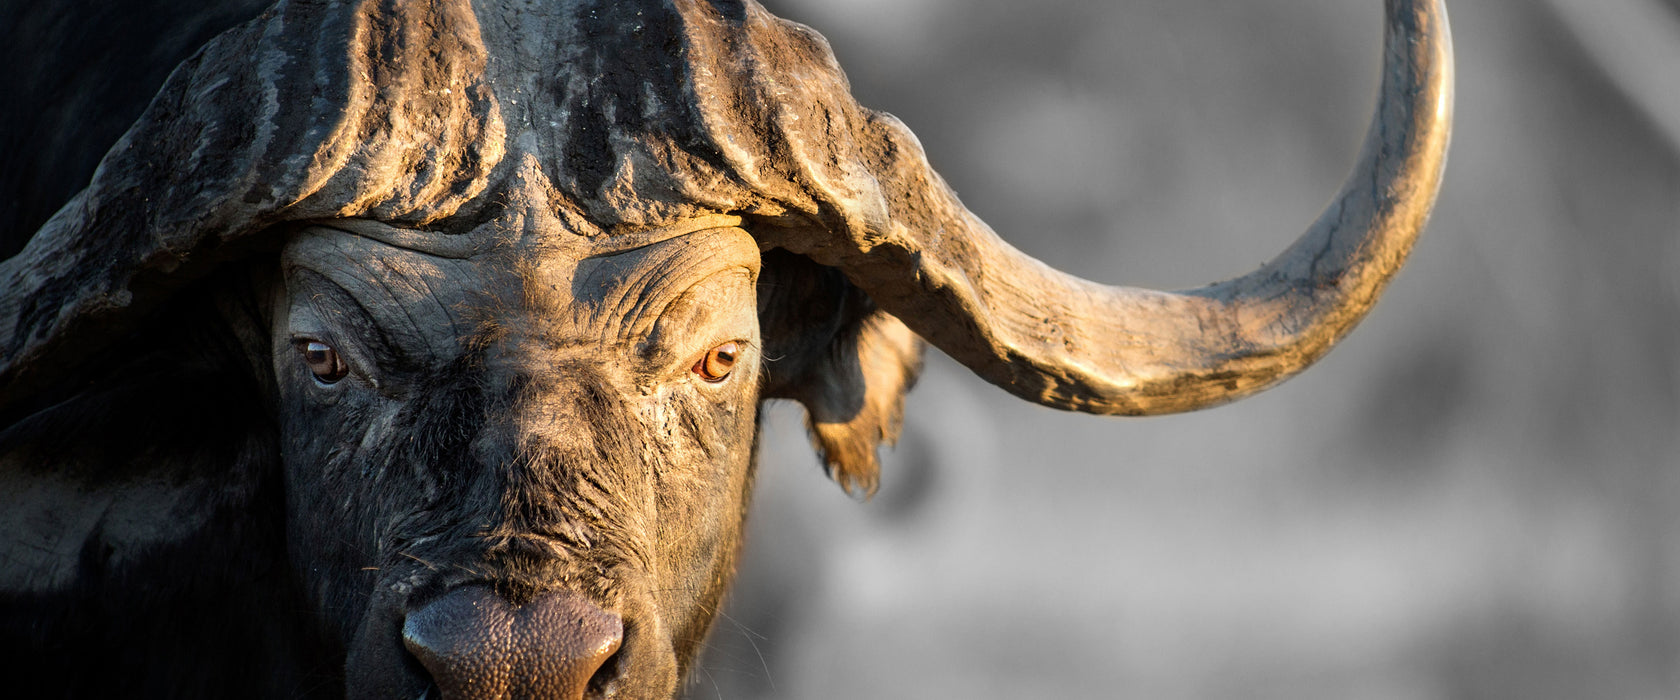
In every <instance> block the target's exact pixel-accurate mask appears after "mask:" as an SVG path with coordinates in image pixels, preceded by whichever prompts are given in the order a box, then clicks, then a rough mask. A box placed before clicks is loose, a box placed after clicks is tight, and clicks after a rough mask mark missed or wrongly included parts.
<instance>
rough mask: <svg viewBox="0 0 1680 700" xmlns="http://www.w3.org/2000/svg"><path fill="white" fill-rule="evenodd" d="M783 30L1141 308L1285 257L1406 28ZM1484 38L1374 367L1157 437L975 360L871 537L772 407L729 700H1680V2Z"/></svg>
mask: <svg viewBox="0 0 1680 700" xmlns="http://www.w3.org/2000/svg"><path fill="white" fill-rule="evenodd" d="M764 3H765V4H766V5H767V6H769V7H770V9H771V10H772V11H773V12H776V13H778V14H780V15H782V16H785V17H788V18H791V19H795V20H798V21H801V22H805V23H807V24H810V25H811V26H813V27H815V28H817V29H818V30H819V31H821V32H822V33H823V34H824V35H826V36H827V37H828V38H829V39H830V40H831V41H832V43H833V45H834V49H835V52H836V53H837V54H838V56H839V59H840V62H841V64H842V65H844V66H845V67H846V68H847V71H848V73H849V75H850V77H851V79H852V82H853V90H854V93H855V94H856V95H857V96H858V98H859V99H860V101H862V102H863V103H864V104H866V105H869V106H871V107H875V108H877V109H882V110H885V111H889V112H892V113H894V114H896V115H898V116H899V117H900V118H902V119H903V120H904V121H905V122H906V123H907V124H909V125H910V127H911V128H912V129H913V130H914V131H915V132H916V134H917V135H918V136H919V137H920V138H921V140H922V143H923V144H924V145H925V146H926V148H927V151H928V153H929V155H930V158H931V159H932V161H933V164H934V166H935V167H936V168H937V169H938V170H939V171H940V172H941V173H942V174H943V175H944V176H945V177H946V178H947V179H948V180H949V181H950V182H951V183H952V185H953V186H954V187H955V188H956V190H957V191H958V192H959V193H961V195H962V196H963V199H964V201H965V202H966V203H967V204H968V205H969V207H970V208H972V209H974V210H975V211H976V212H978V213H979V214H980V215H981V216H982V217H983V218H984V219H985V220H986V221H987V222H989V223H990V224H991V225H992V226H993V227H994V228H996V229H997V230H998V231H999V233H1000V234H1002V235H1003V236H1004V237H1005V238H1007V239H1008V240H1010V241H1011V242H1012V243H1014V244H1015V245H1016V246H1018V247H1020V248H1022V249H1024V250H1026V251H1028V252H1029V253H1031V254H1034V255H1036V256H1038V257H1040V258H1042V259H1043V260H1045V261H1047V262H1049V263H1050V264H1052V265H1055V266H1057V267H1060V268H1062V269H1066V270H1069V271H1071V272H1074V273H1076V274H1079V275H1081V276H1084V277H1087V278H1091V279H1096V280H1101V281H1105V282H1110V283H1119V284H1128V285H1136V286H1151V287H1159V288H1167V289H1176V288H1184V287H1193V286H1199V285H1201V284H1204V283H1208V282H1212V281H1215V280H1219V279H1224V278H1228V277H1232V276H1236V275H1239V274H1242V273H1244V272H1247V271H1248V270H1250V269H1253V268H1254V267H1255V266H1257V265H1259V264H1260V263H1261V262H1263V261H1264V260H1266V259H1267V258H1269V257H1271V256H1272V255H1273V254H1275V253H1276V252H1277V251H1280V250H1282V249H1283V247H1284V246H1285V245H1286V244H1287V243H1288V242H1289V241H1291V240H1293V239H1294V237H1295V236H1296V235H1297V234H1298V233H1299V232H1300V231H1301V230H1304V229H1305V227H1306V225H1307V224H1308V223H1309V222H1310V221H1312V219H1313V218H1315V217H1316V216H1317V214H1318V212H1319V209H1320V207H1321V206H1322V205H1323V204H1324V203H1325V202H1326V201H1328V199H1329V197H1330V196H1331V195H1332V194H1333V193H1334V192H1335V191H1336V189H1337V188H1338V187H1339V185H1340V181H1341V179H1342V177H1343V175H1344V174H1345V173H1346V171H1347V169H1348V168H1349V167H1350V166H1351V164H1352V162H1353V158H1354V155H1355V150H1356V149H1357V147H1358V144H1359V142H1360V139H1361V137H1362V136H1363V133H1364V129H1365V126H1366V123H1367V120H1368V116H1369V113H1370V109H1371V107H1372V105H1373V102H1374V95H1375V91H1376V83H1377V76H1376V72H1377V58H1378V54H1377V47H1378V42H1379V41H1380V36H1381V34H1380V26H1381V17H1380V5H1381V3H1380V2H1378V1H1377V0H1357V1H1356V0H1264V1H1262V2H1243V3H1232V2H1226V1H1223V0H1126V1H1124V2H1121V1H1119V0H1113V1H1107V2H1091V1H1083V0H1037V1H1036V2H1031V3H1023V2H1005V1H1003V0H844V1H843V0H764ZM1451 9H1452V12H1453V24H1454V30H1455V37H1456V41H1457V49H1458V58H1459V64H1458V75H1459V83H1458V122H1457V128H1456V132H1455V143H1454V147H1453V153H1452V158H1451V162H1450V165H1449V168H1448V175H1447V181H1446V185H1445V190H1444V192H1443V195H1442V197H1441V201H1440V206H1439V208H1438V209H1437V212H1436V215H1435V219H1434V223H1433V224H1432V226H1431V228H1430V229H1429V231H1428V233H1427V234H1426V235H1425V237H1424V239H1423V241H1422V242H1421V244H1420V245H1419V247H1418V249H1417V251H1416V253H1415V254H1414V257H1413V259H1412V262H1411V263H1410V265H1409V266H1408V268H1407V269H1406V270H1405V271H1403V272H1402V274H1401V275H1400V276H1399V278H1398V279H1397V280H1396V281H1395V282H1394V284H1393V286H1392V287H1391V288H1390V291H1389V293H1388V295H1387V297H1386V299H1385V300H1384V301H1383V302H1382V303H1381V304H1380V305H1378V307H1377V309H1376V310H1375V312H1374V313H1373V314H1372V315H1371V316H1370V317H1369V318H1368V319H1367V320H1366V322H1365V323H1364V325H1363V326H1362V327H1360V328H1359V329H1358V330H1357V331H1356V332H1355V333H1354V334H1353V335H1352V336H1351V337H1350V338H1349V339H1348V340H1346V341H1345V342H1344V343H1343V344H1342V345H1341V346H1340V347H1339V348H1338V349H1337V350H1336V351H1335V352H1333V353H1331V355H1330V356H1329V357H1328V358H1326V359H1325V360H1323V361H1322V362H1320V363H1319V365H1318V366H1316V367H1315V368H1313V369H1312V370H1309V371H1308V372H1307V373H1306V374H1304V375H1303V376H1301V377H1300V378H1298V379H1295V380H1293V381H1291V382H1289V383H1287V384H1285V385H1283V386H1282V387H1280V388H1278V389H1274V390H1272V391H1270V392H1268V393H1265V394H1263V395H1261V396H1259V397H1256V398H1252V399H1249V400H1246V401H1243V402H1240V403H1237V404H1234V405H1230V406H1226V407H1222V408H1218V409H1214V410H1210V411H1204V412H1200V413H1193V414H1188V415H1182V416H1173V417H1164V418H1149V419H1112V418H1096V417H1090V416H1080V415H1072V414H1064V413H1060V412H1057V411H1053V410H1049V409H1043V408H1038V407H1035V406H1031V405H1027V404H1024V403H1021V402H1019V401H1016V400H1014V399H1012V398H1011V397H1009V396H1008V395H1006V394H1005V393H1004V392H1002V391H999V390H997V389H995V388H993V387H990V386H988V385H986V384H985V383H983V382H981V381H980V380H979V379H977V378H975V377H974V376H972V375H971V374H969V373H968V372H967V371H966V370H964V369H963V368H961V367H960V366H958V365H956V364H955V363H953V362H952V361H950V360H949V359H947V358H945V357H943V356H942V355H939V354H938V353H937V352H934V353H931V354H930V357H929V359H928V363H927V370H926V374H925V375H924V379H923V381H922V384H921V386H920V387H919V388H918V389H917V390H916V392H915V393H913V394H912V396H911V398H910V401H909V407H908V415H909V418H908V421H907V426H906V429H905V437H904V440H903V443H902V444H901V446H900V447H899V448H898V449H897V450H896V451H895V452H893V453H892V454H891V455H889V457H888V464H887V470H886V474H885V478H884V483H883V487H882V492H881V495H880V496H878V497H877V498H876V499H875V500H874V501H873V502H870V503H863V504H860V503H856V502H853V501H851V500H849V499H847V498H846V497H845V496H844V495H843V494H842V493H841V492H840V490H839V489H838V488H837V487H835V486H833V485H832V484H829V483H827V482H826V481H825V479H824V478H823V476H822V474H821V473H820V471H819V470H818V469H817V468H816V461H815V459H814V458H813V457H812V456H811V453H810V450H809V448H808V447H807V446H806V444H805V440H804V437H803V433H802V428H801V425H800V421H801V417H800V415H799V412H798V409H797V408H795V407H792V406H779V407H777V408H775V409H773V410H772V411H771V412H770V414H769V415H768V417H767V418H766V423H767V430H766V435H765V441H764V442H765V444H764V445H763V458H762V460H761V471H760V485H759V493H758V498H757V502H756V506H755V511H754V514H753V523H752V533H751V536H750V537H751V539H750V541H749V545H748V551H747V558H746V562H745V563H744V565H743V570H742V577H741V580H740V583H739V586H738V587H737V590H736V595H735V597H734V599H733V601H732V602H731V604H730V606H729V607H728V609H727V610H726V613H727V615H728V617H726V618H723V619H721V620H720V622H719V625H718V628H717V630H716V631H715V633H714V634H713V637H712V640H711V650H710V652H709V654H708V656H707V657H706V659H705V663H704V665H703V667H702V668H701V669H700V670H699V671H698V672H697V674H696V680H695V684H694V686H693V687H692V688H691V690H690V693H689V695H690V696H691V697H692V698H695V699H696V700H700V699H703V698H713V697H718V698H748V699H751V698H793V699H802V698H819V699H820V698H959V697H960V698H1027V697H1064V698H1081V697H1091V698H1095V697H1104V698H1109V697H1119V698H1146V699H1151V700H1173V699H1178V698H1184V699H1191V698H1197V699H1201V698H1208V699H1213V698H1249V699H1264V698H1280V699H1281V698H1292V699H1293V698H1344V699H1353V700H1361V699H1370V700H1391V699H1393V700H1411V699H1437V698H1439V699H1458V698H1466V699H1468V698H1498V699H1504V698H1512V699H1515V698H1524V699H1537V700H1545V699H1547V698H1559V699H1571V700H1573V699H1578V698H1598V699H1603V700H1617V699H1628V700H1642V699H1646V698H1651V699H1655V698H1673V697H1680V470H1677V466H1680V464H1677V462H1680V371H1677V370H1680V354H1677V352H1676V351H1677V349H1680V323H1677V321H1680V236H1677V234H1680V157H1677V154H1680V1H1676V0H1453V2H1451ZM1671 57H1672V60H1670V59H1671Z"/></svg>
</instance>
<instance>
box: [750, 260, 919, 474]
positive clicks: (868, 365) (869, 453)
mask: <svg viewBox="0 0 1680 700" xmlns="http://www.w3.org/2000/svg"><path fill="white" fill-rule="evenodd" d="M758 294H759V296H758V298H759V302H758V308H759V325H760V327H761V329H762V333H763V336H764V357H765V358H766V365H765V368H766V371H765V373H764V376H765V379H764V391H763V396H765V397H767V398H782V399H793V400H795V401H798V402H799V403H800V404H802V405H804V406H805V416H806V428H807V429H808V430H809V431H810V435H811V444H812V446H813V447H815V448H816V450H817V456H818V459H820V460H821V461H822V463H823V467H824V469H826V470H827V471H828V475H829V478H832V479H834V481H835V482H837V483H839V484H840V487H841V488H843V489H845V490H846V492H847V493H850V494H852V495H854V496H862V497H864V498H868V497H870V496H873V495H874V494H875V489H876V487H877V485H878V484H879V483H880V471H881V463H880V458H879V455H878V452H879V448H880V445H881V443H886V444H888V445H892V444H894V443H896V442H897V441H898V433H899V429H900V427H901V426H902V423H903V415H904V395H905V394H906V393H907V392H909V391H910V388H911V387H912V386H914V385H915V383H916V376H917V375H918V374H919V373H920V372H921V365H922V350H923V348H924V346H925V345H924V343H923V342H922V339H921V338H920V337H917V335H916V334H915V333H913V332H911V330H910V329H909V328H907V327H905V325H904V324H903V323H901V322H900V321H899V320H898V319H897V318H894V317H893V316H891V315H890V314H887V313H886V312H883V311H881V310H879V309H877V308H875V303H874V301H872V300H871V299H870V298H869V296H868V295H867V294H865V293H864V292H863V290H861V289H859V288H857V287H856V286H853V285H852V283H851V282H849V281H847V279H846V277H845V275H843V274H841V273H840V271H839V270H837V269H835V268H832V267H825V266H822V265H818V264H816V263H813V262H811V261H810V260H808V259H806V258H805V257H803V256H800V255H795V254H792V253H788V252H786V251H781V250H772V251H768V252H766V253H765V254H764V267H763V271H762V272H761V273H760V275H759V282H758Z"/></svg>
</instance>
